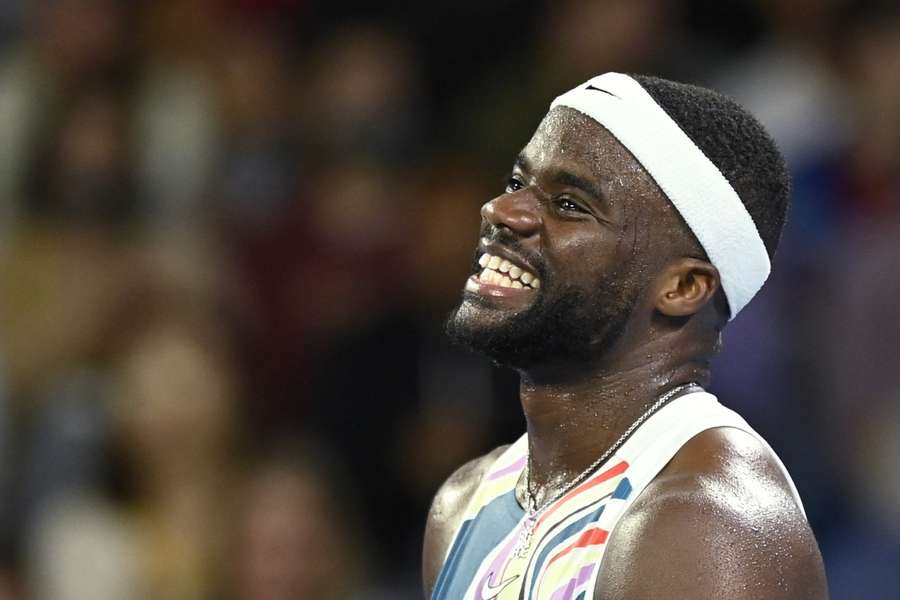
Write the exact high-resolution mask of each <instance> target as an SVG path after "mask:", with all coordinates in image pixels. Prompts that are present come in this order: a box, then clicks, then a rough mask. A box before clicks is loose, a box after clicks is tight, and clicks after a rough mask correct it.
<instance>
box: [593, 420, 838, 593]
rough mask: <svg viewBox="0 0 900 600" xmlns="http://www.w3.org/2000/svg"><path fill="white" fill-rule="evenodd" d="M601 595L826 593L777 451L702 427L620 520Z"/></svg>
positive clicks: (603, 569)
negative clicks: (700, 431) (775, 455)
mask: <svg viewBox="0 0 900 600" xmlns="http://www.w3.org/2000/svg"><path fill="white" fill-rule="evenodd" d="M596 597H597V598H602V599H603V600H618V599H626V598H627V599H629V600H630V599H633V598H655V597H666V598H672V599H673V600H677V599H681V598H685V599H687V598H700V597H702V598H729V599H748V600H749V599H750V598H763V597H765V598H770V599H772V600H779V599H788V598H790V599H798V600H802V599H808V600H824V599H826V598H827V597H828V594H827V591H826V583H825V572H824V567H823V565H822V558H821V555H820V554H819V549H818V546H817V544H816V541H815V538H814V536H813V533H812V530H811V529H810V527H809V524H808V523H807V521H806V518H805V517H804V516H803V513H802V510H801V509H800V507H799V506H798V505H797V503H796V502H795V500H794V497H793V494H792V492H791V489H790V486H789V484H788V482H787V480H786V479H785V477H784V475H783V474H782V472H781V469H780V468H779V466H778V464H777V462H776V460H775V457H774V456H773V455H772V454H771V452H770V451H769V450H768V449H767V448H766V447H765V446H764V445H763V444H761V443H759V441H758V440H756V438H754V437H752V436H751V435H749V434H747V433H745V432H743V431H740V430H737V429H733V428H718V429H711V430H708V431H705V432H703V433H701V434H698V435H697V436H696V437H694V438H693V439H692V440H690V441H689V442H688V443H687V444H685V446H684V447H683V448H682V449H681V450H680V451H679V452H678V454H677V455H676V456H675V458H673V459H672V461H671V462H670V463H669V464H668V465H667V466H666V468H665V469H663V471H662V472H661V473H660V474H659V475H658V476H657V477H656V478H655V479H654V480H653V482H651V484H650V485H649V486H647V488H646V489H645V490H644V491H643V492H642V493H641V495H640V497H639V498H638V499H637V500H636V501H635V503H634V504H633V505H632V506H631V508H630V509H629V510H628V512H627V513H626V514H625V515H624V516H623V518H622V520H621V521H620V522H619V524H618V526H617V527H616V529H615V531H614V533H613V535H612V537H611V538H610V541H609V545H608V547H607V550H606V555H605V556H604V560H603V563H602V566H601V569H600V574H599V578H598V580H597V593H596Z"/></svg>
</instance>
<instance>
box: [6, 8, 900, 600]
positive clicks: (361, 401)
mask: <svg viewBox="0 0 900 600" xmlns="http://www.w3.org/2000/svg"><path fill="white" fill-rule="evenodd" d="M607 70H618V71H624V72H639V73H651V74H657V75H661V76H665V77H669V78H673V79H678V80H683V81H689V82H694V83H699V84H703V85H708V86H711V87H714V88H716V89H719V90H720V91H723V92H725V93H728V94H730V95H732V96H733V97H735V98H737V99H738V100H739V101H741V102H742V103H743V104H744V105H745V106H747V107H748V108H749V109H750V110H751V111H752V112H754V113H755V114H757V115H758V116H759V117H760V119H761V120H762V121H763V122H764V124H765V125H766V126H767V127H768V128H769V130H770V131H771V133H772V134H773V136H774V137H775V139H776V140H777V142H778V143H779V145H780V146H781V148H782V150H783V151H784V153H785V155H786V157H787V159H788V162H789V166H790V168H791V171H792V174H793V177H794V193H793V204H794V206H793V210H792V213H791V215H790V219H789V223H788V226H787V229H786V232H785V236H784V239H783V241H782V246H781V249H780V251H779V254H778V256H777V259H776V261H775V270H774V274H773V276H772V277H771V279H770V281H769V283H768V285H767V287H766V288H765V290H764V291H763V292H762V293H761V294H760V296H759V297H758V298H757V299H756V300H755V301H754V303H753V304H751V305H750V306H749V307H748V308H747V309H745V310H744V312H742V314H741V316H740V317H739V318H738V319H736V321H735V322H734V323H733V324H732V325H731V326H730V327H729V328H728V330H727V332H726V334H725V345H724V351H723V353H722V355H721V356H720V358H719V359H718V361H717V365H716V370H715V373H714V389H713V391H714V392H715V393H717V394H718V395H719V397H720V399H721V400H722V401H723V403H725V404H726V405H728V406H730V407H732V408H735V409H736V410H738V411H739V412H741V413H742V414H743V415H744V416H745V417H746V418H747V419H748V420H749V421H750V423H751V424H752V425H753V426H754V427H756V428H757V429H758V430H759V431H760V432H761V433H762V434H763V435H764V436H765V437H766V438H767V439H769V441H770V442H771V443H772V445H773V446H774V448H775V449H776V450H777V451H778V452H779V454H780V455H781V457H782V458H783V460H784V462H785V463H786V464H787V466H788V468H789V470H790V471H791V473H792V474H793V476H794V478H795V480H796V483H797V485H798V487H799V489H800V492H801V495H802V497H803V498H804V501H805V504H806V510H807V513H808V515H809V518H810V521H811V523H812V525H813V528H814V530H815V532H816V535H817V537H818V539H819V542H820V544H821V547H822V551H823V554H824V556H825V562H826V567H827V570H828V576H829V582H830V586H831V591H832V597H833V598H836V599H841V598H894V597H896V595H897V592H896V590H897V589H900V571H898V569H897V568H896V565H897V564H900V351H898V349H897V346H898V340H900V304H898V302H897V298H898V296H900V206H898V201H900V181H898V179H900V178H898V172H900V171H898V165H900V12H898V10H897V8H896V3H894V2H882V3H879V2H851V1H849V0H826V1H813V0H797V1H792V2H776V1H775V0H758V1H750V0H745V1H742V2H729V3H722V2H712V1H689V0H682V1H677V2H675V1H663V0H607V1H602V2H601V1H597V2H589V1H585V0H563V1H557V2H546V1H545V2H539V1H531V2H513V1H511V0H505V1H495V2H474V1H472V0H462V1H457V2H433V3H401V2H372V3H358V2H337V1H332V2H325V1H317V2H311V1H307V2H304V1H300V0H240V1H239V0H233V1H226V0H159V1H155V2H140V3H136V2H129V1H126V0H121V1H118V0H34V1H31V2H16V1H12V0H7V1H6V2H3V3H2V4H0V599H2V600H13V599H15V600H20V599H24V598H34V599H38V600H41V599H48V600H50V599H52V600H67V599H72V600H75V599H79V600H80V599H91V600H104V599H109V600H122V599H129V598H136V599H139V598H153V599H172V600H194V599H205V598H226V599H235V600H279V599H288V598H291V599H295V598H317V599H318V598H325V599H327V598H362V599H379V598H416V597H420V595H421V593H420V591H419V583H418V582H419V555H420V543H421V535H422V530H423V525H424V519H425V514H426V511H427V508H428V505H429V502H430V499H431V497H432V495H433V493H434V492H435V490H436V489H437V487H438V486H439V485H440V483H441V482H442V481H443V480H444V479H445V478H446V477H447V476H448V475H449V474H450V473H451V472H452V471H453V469H454V468H455V467H457V466H458V465H460V464H462V463H463V462H465V461H466V460H468V459H470V458H473V457H475V456H478V455H479V454H480V453H483V452H485V451H487V450H489V449H491V448H492V447H494V446H496V445H499V444H502V443H508V442H510V441H512V440H514V439H515V438H516V437H518V436H519V435H520V434H521V433H522V430H523V426H524V423H523V420H522V417H521V411H520V408H519V406H518V401H517V381H516V377H515V375H514V374H512V373H508V372H503V371H497V370H495V369H493V368H492V367H491V366H490V365H489V364H487V363H486V362H485V361H483V360H482V359H479V358H477V357H473V356H469V355H467V354H465V353H463V352H461V351H459V350H457V349H454V348H452V347H450V346H449V345H448V344H447V342H446V341H445V340H444V338H443V335H442V333H441V329H442V322H443V319H444V317H445V315H446V314H447V312H448V311H449V310H450V308H451V307H452V306H453V305H454V303H455V302H456V301H457V299H458V297H459V294H460V292H461V289H462V286H463V283H464V280H465V278H466V276H467V275H468V274H469V271H470V265H471V261H472V255H473V251H474V244H475V241H476V237H477V231H478V223H479V215H478V209H479V207H480V206H481V204H482V203H484V202H485V201H487V200H489V199H490V198H491V197H493V196H495V195H496V194H498V193H499V192H500V191H501V190H502V187H503V183H502V182H503V181H504V180H505V176H506V174H507V172H508V170H509V169H510V168H511V166H512V161H513V159H514V157H515V156H516V154H517V152H518V150H519V149H520V148H521V147H522V146H523V145H524V144H525V143H526V142H527V140H528V138H529V136H530V135H531V132H532V131H533V130H534V128H535V127H536V125H537V123H538V122H539V121H540V119H541V117H542V116H543V114H544V113H545V112H546V110H547V107H548V106H549V104H550V102H551V100H552V99H553V98H554V97H555V96H556V95H558V94H560V93H562V92H564V91H566V90H568V89H569V88H570V87H572V86H574V85H575V84H577V83H580V82H582V81H584V80H586V79H587V78H589V77H591V76H593V75H596V74H599V73H601V72H604V71H607Z"/></svg>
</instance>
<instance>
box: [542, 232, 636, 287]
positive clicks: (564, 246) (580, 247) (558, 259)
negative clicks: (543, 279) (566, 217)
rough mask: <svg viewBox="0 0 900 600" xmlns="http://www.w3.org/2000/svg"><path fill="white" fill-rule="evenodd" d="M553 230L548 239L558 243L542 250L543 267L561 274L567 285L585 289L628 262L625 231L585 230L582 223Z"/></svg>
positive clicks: (628, 247)
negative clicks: (544, 254) (544, 255)
mask: <svg viewBox="0 0 900 600" xmlns="http://www.w3.org/2000/svg"><path fill="white" fill-rule="evenodd" d="M556 229H557V230H556V231H553V232H550V231H548V239H554V240H558V241H557V243H555V244H553V245H552V247H548V248H546V249H545V253H546V256H547V258H548V261H547V263H548V266H552V267H554V269H555V270H556V271H558V272H563V271H564V272H565V273H566V276H565V279H566V281H567V282H568V283H572V284H575V285H577V286H578V287H589V286H591V285H592V284H593V283H595V282H596V281H597V280H598V277H599V278H601V279H606V276H607V275H609V274H610V273H613V272H616V271H618V270H619V268H620V267H621V266H622V265H623V263H626V262H630V260H629V254H630V248H631V245H630V243H629V242H628V240H627V235H626V234H627V233H628V230H627V229H622V230H620V229H613V228H611V227H607V226H602V225H596V226H594V227H585V226H584V224H583V223H581V224H575V223H572V224H569V223H566V224H561V225H558V226H557V227H556ZM566 229H568V230H569V231H565V230H566Z"/></svg>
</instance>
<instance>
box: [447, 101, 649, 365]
mask: <svg viewBox="0 0 900 600" xmlns="http://www.w3.org/2000/svg"><path fill="white" fill-rule="evenodd" d="M666 204H667V203H666V202H663V200H662V197H661V192H660V191H659V190H658V188H657V187H656V185H655V184H654V183H653V181H652V179H650V177H649V176H648V175H647V174H646V172H645V171H644V170H643V169H642V168H641V166H640V165H639V163H637V161H636V160H635V159H634V158H633V157H632V156H631V154H630V153H629V152H628V151H627V150H626V149H625V148H624V147H623V146H622V145H621V144H619V142H618V141H616V140H615V138H613V137H612V135H610V134H609V133H608V132H607V131H606V130H605V129H604V128H603V127H602V126H600V125H599V124H597V123H596V122H595V121H593V120H591V119H589V118H588V117H585V116H584V115H582V114H580V113H578V112H576V111H574V110H571V109H567V108H557V109H554V110H553V111H551V112H550V114H548V115H547V117H546V118H545V119H544V120H543V121H542V122H541V124H540V126H539V127H538V129H537V131H536V132H535V134H534V137H532V139H531V141H530V142H529V143H528V145H527V146H526V147H525V149H524V150H523V151H522V153H521V154H520V155H519V157H518V159H517V160H516V164H515V167H514V169H513V171H512V174H511V175H510V179H509V182H508V183H507V187H506V190H505V191H504V192H503V193H502V194H501V195H500V196H498V197H497V198H494V199H493V200H491V201H490V202H488V203H487V204H485V205H484V207H482V226H481V238H480V240H479V244H478V248H477V250H476V256H475V265H474V266H473V275H472V276H471V277H470V278H469V279H468V280H467V282H466V284H465V291H464V293H463V298H462V302H461V304H460V305H459V307H457V309H456V310H455V311H454V312H453V313H452V314H451V316H450V318H449V320H448V322H447V332H448V334H449V335H450V337H451V338H453V339H454V340H456V341H458V342H461V343H463V344H464V345H467V346H469V347H470V348H472V349H474V350H476V351H478V352H482V353H484V354H486V355H488V356H489V357H490V358H492V359H493V360H494V361H496V362H497V363H499V364H503V365H506V366H511V367H513V368H518V369H526V370H527V369H530V368H532V367H535V366H539V365H542V366H550V365H553V364H556V363H559V364H566V363H572V362H573V361H578V362H582V361H587V360H590V359H591V357H593V356H596V355H597V354H598V353H601V352H602V351H603V349H604V348H608V347H609V346H610V345H611V344H613V343H614V342H615V340H616V339H617V338H618V337H619V336H620V335H621V334H622V333H623V331H624V328H625V325H626V324H627V322H628V319H629V317H630V316H631V313H632V311H633V310H634V308H635V306H636V304H637V303H638V300H639V298H640V296H641V293H642V292H643V291H644V289H645V288H646V285H647V282H648V281H649V277H650V276H651V275H652V274H653V273H652V271H653V269H652V268H650V267H651V265H649V264H648V262H647V258H646V257H647V255H648V252H647V251H646V246H647V243H648V241H649V239H650V238H651V236H650V235H649V233H650V230H651V228H652V225H653V220H654V218H662V217H664V215H662V214H660V213H663V212H665V208H661V207H664V206H665V205H666Z"/></svg>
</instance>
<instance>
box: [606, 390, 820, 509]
mask: <svg viewBox="0 0 900 600" xmlns="http://www.w3.org/2000/svg"><path fill="white" fill-rule="evenodd" d="M717 427H733V428H735V429H739V430H741V431H745V432H747V433H748V434H750V435H751V436H753V437H754V438H755V439H757V440H758V441H759V443H760V444H762V445H763V447H764V448H766V449H767V450H768V451H769V452H770V453H771V455H772V457H773V458H774V460H775V462H776V463H777V465H778V467H779V469H781V473H782V475H783V476H784V478H785V480H786V481H787V483H788V485H789V486H790V490H791V493H792V495H793V497H794V501H795V502H796V503H797V506H798V507H799V508H800V511H801V512H803V514H804V516H806V512H805V511H804V509H803V503H802V502H801V500H800V494H799V493H798V492H797V488H796V486H795V485H794V482H793V481H792V480H791V477H790V475H789V474H788V471H787V469H786V468H785V466H784V464H783V463H782V462H781V459H779V458H778V455H777V454H776V453H775V452H774V451H773V450H772V447H771V446H769V444H768V443H767V442H766V441H765V440H764V439H763V438H762V436H761V435H759V434H758V433H757V432H756V431H755V430H754V429H753V428H752V427H750V425H749V424H748V423H747V421H745V420H744V419H743V417H741V416H740V415H739V414H737V413H736V412H734V411H733V410H731V409H729V408H726V407H724V406H722V405H721V404H720V403H719V401H718V400H717V399H716V397H715V396H714V395H712V394H710V393H708V392H705V391H700V392H693V393H689V394H685V395H683V396H680V397H678V398H676V399H675V400H672V401H671V402H669V403H668V404H667V405H665V406H664V407H662V408H661V409H659V411H657V412H656V414H654V415H653V416H651V417H650V418H649V419H647V422H646V423H644V424H643V425H641V427H639V428H638V429H637V431H635V432H634V434H632V436H631V437H630V438H629V439H628V440H627V441H626V442H625V443H624V444H623V445H622V447H621V448H620V449H619V451H618V452H616V455H618V456H619V457H621V458H622V459H624V460H626V461H627V462H628V463H629V465H630V467H629V469H628V476H629V479H630V480H631V484H632V487H633V488H634V489H635V490H636V491H638V492H639V491H640V490H643V489H644V488H645V487H646V486H647V485H648V484H649V483H650V482H651V481H652V480H653V478H654V477H656V476H657V475H658V474H659V472H660V471H661V470H662V469H663V467H665V466H666V464H668V462H669V461H670V460H672V458H673V457H674V456H675V454H677V453H678V450H680V449H681V447H682V446H684V445H685V444H686V443H687V442H688V441H690V440H691V438H693V437H694V436H696V435H697V434H699V433H702V432H704V431H706V430H708V429H714V428H717ZM639 495H640V493H636V494H632V495H631V497H630V498H629V499H628V502H626V506H625V507H623V509H624V508H627V506H628V505H630V504H631V503H633V502H634V500H635V498H636V497H637V496H639Z"/></svg>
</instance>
